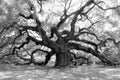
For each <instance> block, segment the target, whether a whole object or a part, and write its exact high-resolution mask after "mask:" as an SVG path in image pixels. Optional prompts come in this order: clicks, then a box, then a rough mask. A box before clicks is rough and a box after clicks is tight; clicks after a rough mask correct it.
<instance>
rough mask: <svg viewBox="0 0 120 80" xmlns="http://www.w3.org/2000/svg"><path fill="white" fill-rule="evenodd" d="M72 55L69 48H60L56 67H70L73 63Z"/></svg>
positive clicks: (57, 53)
mask: <svg viewBox="0 0 120 80" xmlns="http://www.w3.org/2000/svg"><path fill="white" fill-rule="evenodd" d="M71 60H72V57H71V55H70V53H69V52H68V51H67V50H62V49H59V50H58V51H57V52H56V63H55V67H68V66H70V65H71Z"/></svg>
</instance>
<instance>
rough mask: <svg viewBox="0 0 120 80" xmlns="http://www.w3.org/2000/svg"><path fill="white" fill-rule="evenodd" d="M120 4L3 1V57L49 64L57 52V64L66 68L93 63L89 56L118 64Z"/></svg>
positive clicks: (73, 0) (97, 0)
mask: <svg viewBox="0 0 120 80" xmlns="http://www.w3.org/2000/svg"><path fill="white" fill-rule="evenodd" d="M119 3H120V2H118V0H115V2H113V1H112V0H106V1H103V0H12V1H10V0H5V1H1V6H0V60H1V61H4V60H9V59H10V60H9V61H11V60H13V61H12V63H14V64H31V63H33V64H35V65H47V64H48V63H49V61H50V59H51V57H52V56H53V55H55V58H56V59H55V65H54V66H55V67H68V66H72V65H74V66H76V65H77V63H79V64H80V65H82V61H86V62H85V63H86V64H89V63H90V58H89V55H90V56H94V57H96V58H98V59H99V60H101V61H102V62H103V63H104V64H107V65H111V66H113V65H119V57H118V56H119V55H120V54H119V49H120V46H119V45H120V44H119V43H120V40H119V38H120V36H119V29H120V28H119V14H120V11H119V10H120V5H119ZM3 6H4V7H3ZM110 45H111V46H110ZM108 50H109V51H108ZM110 50H111V52H110ZM115 51H116V52H115ZM83 53H84V54H85V55H82V54H83ZM86 55H87V56H88V57H86ZM111 55H112V56H113V55H114V57H112V56H111ZM117 57H118V58H117ZM115 58H117V59H115ZM77 60H80V62H78V61H77ZM83 63H84V62H83Z"/></svg>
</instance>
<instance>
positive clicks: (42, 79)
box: [0, 65, 120, 80]
mask: <svg viewBox="0 0 120 80" xmlns="http://www.w3.org/2000/svg"><path fill="white" fill-rule="evenodd" d="M0 80H120V68H112V67H104V68H103V67H98V66H80V67H78V68H71V69H53V68H44V67H40V66H32V65H31V66H9V65H0Z"/></svg>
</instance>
